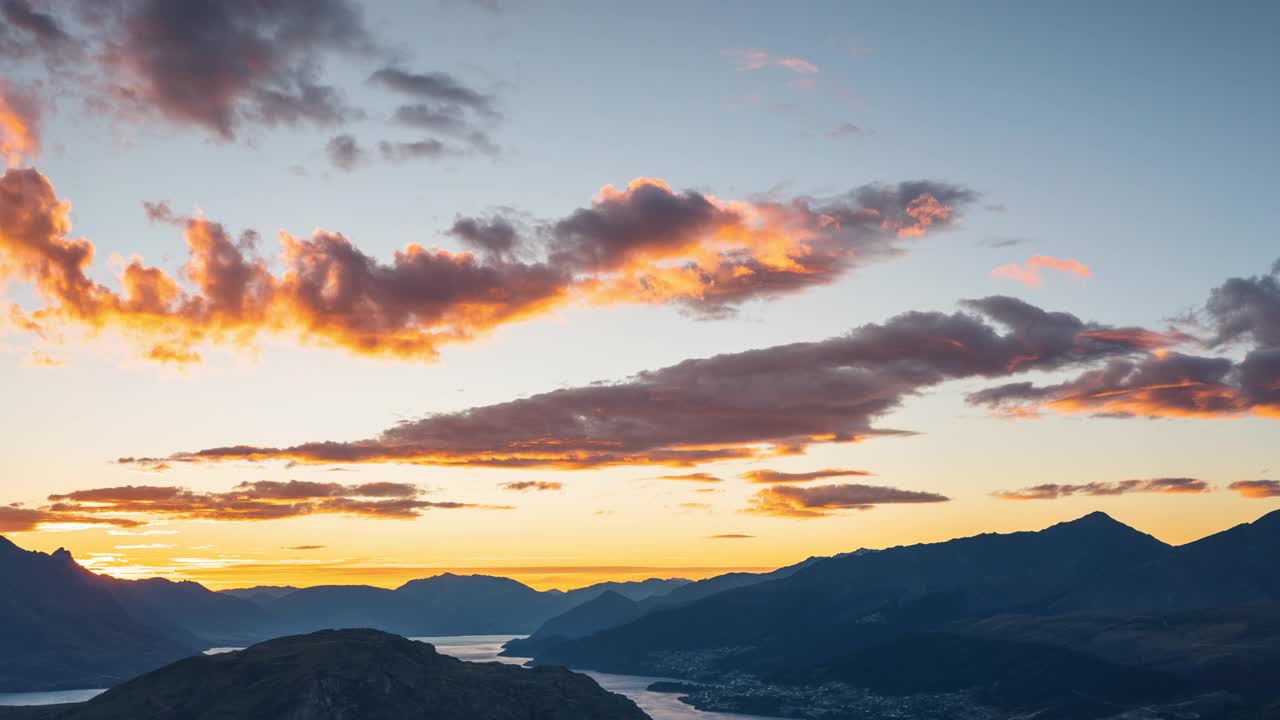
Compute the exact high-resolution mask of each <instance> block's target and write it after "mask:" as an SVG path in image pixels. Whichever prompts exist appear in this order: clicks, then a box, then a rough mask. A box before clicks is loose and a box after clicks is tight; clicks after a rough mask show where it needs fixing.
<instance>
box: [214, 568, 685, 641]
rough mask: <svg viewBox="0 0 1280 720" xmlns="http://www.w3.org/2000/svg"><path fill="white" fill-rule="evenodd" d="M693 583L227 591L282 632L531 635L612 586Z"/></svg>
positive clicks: (438, 579)
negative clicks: (364, 630)
mask: <svg viewBox="0 0 1280 720" xmlns="http://www.w3.org/2000/svg"><path fill="white" fill-rule="evenodd" d="M688 583H689V581H688V580H683V579H656V578H655V579H650V580H644V581H639V582H625V583H600V584H598V585H591V586H588V587H585V588H579V589H576V590H570V591H568V592H561V591H556V590H551V591H538V590H534V589H533V588H531V587H529V586H527V585H524V584H523V583H520V582H517V581H515V580H512V579H510V578H504V577H495V576H491V575H456V574H454V573H444V574H441V575H435V576H432V577H428V578H422V579H419V580H411V581H409V582H407V583H405V584H404V585H401V586H400V587H398V588H396V589H395V590H387V589H384V588H377V587H371V586H368V585H326V586H319V587H310V588H302V589H292V590H289V591H285V592H277V591H276V590H277V589H274V588H273V589H265V590H264V589H261V588H259V589H249V590H239V591H224V592H223V593H220V594H222V595H228V594H230V595H232V596H239V597H240V598H246V597H248V598H252V599H253V602H254V603H255V604H256V605H258V606H259V607H261V608H263V609H265V610H266V611H267V612H269V613H270V614H271V615H272V616H274V617H275V618H277V620H276V623H277V624H276V625H274V626H273V627H274V628H275V629H276V630H277V632H275V633H274V634H275V635H280V634H297V633H304V632H311V631H314V630H324V629H336V628H353V627H354V628H360V627H371V628H377V629H380V630H385V631H387V632H393V633H397V634H400V635H406V636H432V635H494V634H512V635H515V634H527V633H532V632H534V631H535V630H537V629H538V627H539V626H541V625H542V624H543V623H544V622H546V621H547V620H548V619H550V618H552V617H555V616H557V615H559V614H561V613H563V612H565V611H567V610H570V609H572V608H574V607H577V606H578V605H581V604H583V603H586V602H589V601H591V600H594V599H596V598H597V597H599V596H600V595H602V594H604V593H605V592H616V593H618V594H620V595H625V596H629V597H633V598H640V599H650V598H652V597H653V596H654V595H655V594H656V593H661V592H664V591H665V590H668V589H673V588H674V589H679V588H682V587H683V586H687V585H688ZM279 590H283V589H279ZM264 637H266V636H264Z"/></svg>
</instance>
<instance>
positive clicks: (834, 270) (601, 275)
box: [0, 170, 976, 364]
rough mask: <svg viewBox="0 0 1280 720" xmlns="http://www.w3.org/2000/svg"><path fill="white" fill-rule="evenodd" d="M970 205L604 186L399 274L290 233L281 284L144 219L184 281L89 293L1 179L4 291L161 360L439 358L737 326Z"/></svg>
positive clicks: (78, 257) (467, 222)
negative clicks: (536, 321)
mask: <svg viewBox="0 0 1280 720" xmlns="http://www.w3.org/2000/svg"><path fill="white" fill-rule="evenodd" d="M975 197H976V195H975V194H974V193H972V192H970V191H968V190H964V189H962V188H957V187H954V186H950V185H943V184H939V183H931V182H927V181H922V182H913V183H903V184H901V185H898V186H867V187H863V188H859V189H857V190H854V191H852V192H850V193H849V194H847V195H844V196H840V197H837V198H832V199H828V200H822V201H818V200H813V199H808V198H797V199H794V200H792V201H790V202H771V201H769V202H767V201H754V202H744V201H723V200H719V199H717V198H715V197H713V196H710V195H704V194H701V193H697V192H692V191H686V192H675V191H673V190H672V189H671V188H670V187H668V186H667V185H666V184H665V183H662V182H661V181H658V180H652V179H646V178H641V179H638V180H636V181H634V182H632V183H631V184H630V185H628V186H627V187H626V188H623V189H619V188H615V187H613V186H611V185H608V186H605V187H604V188H603V189H602V190H601V191H600V194H599V195H598V196H597V197H596V199H595V200H594V202H593V203H592V205H591V206H590V207H587V208H580V209H578V210H576V211H574V212H572V213H570V214H569V215H567V216H565V217H564V218H562V219H560V220H557V221H553V222H548V223H543V224H539V225H538V226H536V227H524V226H522V225H521V223H520V222H519V221H518V220H512V219H509V218H506V217H502V216H494V217H491V218H484V219H475V218H460V219H459V220H458V221H457V222H456V223H455V225H454V227H453V228H452V230H451V231H450V234H451V235H453V236H454V237H456V238H458V239H459V240H460V241H461V242H462V244H463V245H464V246H466V247H467V248H468V249H467V250H464V251H459V252H454V251H449V250H444V249H440V248H427V247H424V246H422V245H419V244H417V243H410V244H408V245H406V246H404V248H403V249H401V250H400V251H398V252H397V253H396V254H395V256H394V258H393V261H392V262H391V263H390V264H385V263H381V262H379V261H378V260H376V259H375V258H373V257H370V256H368V255H366V254H364V253H363V252H361V251H360V250H359V249H358V248H357V247H356V246H355V245H354V244H353V243H352V242H351V241H350V240H349V239H348V238H346V237H345V236H343V235H341V234H338V233H332V232H327V231H323V230H317V231H316V232H315V233H313V234H312V236H311V237H309V238H304V237H297V236H293V235H290V234H288V233H285V232H281V233H280V235H279V239H280V243H281V253H280V256H279V263H280V265H281V266H283V270H282V271H280V272H273V271H272V270H271V268H270V267H269V264H268V261H267V259H266V258H264V257H262V256H260V255H259V254H258V251H257V241H258V238H257V235H256V234H255V233H252V232H246V233H243V234H241V235H240V236H239V237H233V236H232V235H231V234H230V233H229V232H228V231H227V230H226V229H225V228H224V227H223V226H222V225H220V224H218V223H216V222H213V221H210V220H207V219H205V218H203V217H200V216H195V217H179V216H177V215H175V214H174V213H173V212H172V211H171V210H170V209H169V208H168V207H167V206H164V205H162V204H159V205H157V204H149V205H147V206H146V211H147V214H148V216H149V217H151V218H152V219H153V220H155V221H158V222H164V223H170V224H174V225H176V226H179V227H181V228H182V230H183V234H184V237H185V240H186V244H187V250H188V255H187V261H186V264H185V265H184V266H183V267H182V268H181V271H180V272H178V273H176V274H174V273H170V272H169V271H167V270H164V269H161V268H157V267H154V266H149V265H146V264H144V262H143V261H142V260H141V259H139V258H136V257H135V258H133V259H131V260H129V261H128V262H127V263H126V264H125V266H124V268H123V270H122V271H121V272H120V276H119V290H116V289H113V288H111V287H108V286H106V285H103V284H100V283H98V282H97V281H95V280H93V279H91V278H90V276H89V270H90V268H91V266H92V263H93V260H94V255H95V247H94V245H93V243H91V242H90V241H88V240H86V239H84V238H72V237H70V232H71V224H70V221H69V213H70V204H69V203H67V202H66V201H64V200H60V199H59V198H58V197H57V195H56V193H55V192H54V189H53V186H52V184H50V183H49V181H48V180H47V179H46V178H45V177H44V176H42V175H41V174H40V173H38V172H36V171H35V170H10V171H8V172H6V173H5V174H4V176H3V177H2V178H0V251H3V253H2V254H0V278H8V279H14V280H18V281H21V282H26V283H29V284H31V285H32V286H34V288H35V290H36V292H37V294H38V295H39V296H40V297H41V298H42V299H43V301H44V303H45V304H44V306H43V307H41V308H38V309H36V310H34V311H31V312H25V311H22V310H21V309H18V310H17V311H16V312H17V316H16V318H15V320H16V321H15V323H14V324H15V325H20V326H21V327H24V328H27V329H28V330H29V331H31V332H37V333H43V332H46V331H50V330H52V329H57V328H64V327H70V328H79V329H82V330H84V331H85V332H87V333H88V334H90V335H92V334H97V333H101V332H105V331H111V332H114V333H117V334H119V335H121V336H124V337H126V338H127V339H129V340H131V341H132V342H134V343H135V344H136V345H137V346H138V347H139V348H140V354H141V355H142V356H143V357H145V358H148V359H150V360H154V361H157V362H167V363H178V364H183V363H191V362H196V361H199V360H200V350H201V348H202V347H204V346H206V345H228V346H232V347H239V346H245V345H250V344H252V343H253V342H254V341H255V340H257V339H258V338H259V337H260V336H262V335H266V334H272V335H283V336H286V337H292V338H294V339H296V340H298V341H300V342H302V343H306V344H310V345H319V346H324V347H336V348H341V349H344V350H347V351H348V352H353V353H357V354H361V355H372V356H382V357H395V358H402V359H410V360H418V361H428V360H431V359H433V358H434V357H435V356H436V354H437V352H438V348H439V347H440V346H441V345H443V344H446V343H452V342H463V341H467V340H470V339H472V338H474V337H476V336H477V335H481V334H484V333H487V332H489V331H492V330H493V329H495V328H497V327H499V326H502V325H505V324H508V323H513V322H520V321H522V320H525V319H529V318H532V317H537V316H540V315H545V314H547V313H549V312H553V311H554V310H556V309H558V308H561V307H564V306H566V305H569V304H589V305H614V304H677V305H680V306H682V307H685V308H687V309H689V310H691V311H693V312H695V313H698V314H702V315H705V316H719V315H725V314H730V313H732V312H733V311H734V309H735V308H736V307H737V306H739V305H741V304H742V303H745V302H748V301H751V300H755V299H771V298H776V297H779V296H781V295H785V294H788V293H793V292H799V291H801V290H804V289H806V288H809V287H813V286H817V285H823V284H828V283H831V282H834V281H835V280H836V279H838V278H840V277H841V276H843V275H844V274H846V273H848V272H850V271H851V270H853V269H855V268H857V267H861V266H862V265H864V264H866V263H868V262H871V261H874V260H876V259H879V258H885V257H891V256H893V255H896V254H900V253H902V252H904V248H903V246H902V242H903V241H905V240H907V239H911V238H916V237H919V236H922V235H924V234H926V233H928V232H929V231H931V230H934V229H937V228H940V227H944V226H946V225H948V224H949V223H950V222H951V219H952V217H953V214H954V213H955V212H956V210H957V208H958V207H960V206H963V205H965V204H967V203H969V202H971V201H972V200H973V199H974V198H975ZM517 256H519V257H521V258H525V259H517ZM528 258H536V259H528Z"/></svg>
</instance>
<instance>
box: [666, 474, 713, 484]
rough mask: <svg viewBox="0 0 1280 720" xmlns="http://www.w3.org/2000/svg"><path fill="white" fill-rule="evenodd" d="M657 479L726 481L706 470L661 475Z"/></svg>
mask: <svg viewBox="0 0 1280 720" xmlns="http://www.w3.org/2000/svg"><path fill="white" fill-rule="evenodd" d="M655 479H657V480H675V481H677V482H696V483H718V482H724V479H723V478H721V477H720V476H718V475H712V474H711V473H705V472H696V473H683V474H677V475H659V476H658V477H657V478H655Z"/></svg>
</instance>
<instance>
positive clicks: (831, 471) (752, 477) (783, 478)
mask: <svg viewBox="0 0 1280 720" xmlns="http://www.w3.org/2000/svg"><path fill="white" fill-rule="evenodd" d="M874 474H875V473H872V472H868V471H866V470H850V469H846V468H826V469H825V470H811V471H809V472H799V473H792V472H782V471H781V470H752V471H750V472H745V473H743V474H742V477H743V479H745V480H749V481H751V482H753V483H759V484H770V485H771V484H780V483H803V482H809V481H810V480H825V479H827V478H836V477H868V476H871V475H874Z"/></svg>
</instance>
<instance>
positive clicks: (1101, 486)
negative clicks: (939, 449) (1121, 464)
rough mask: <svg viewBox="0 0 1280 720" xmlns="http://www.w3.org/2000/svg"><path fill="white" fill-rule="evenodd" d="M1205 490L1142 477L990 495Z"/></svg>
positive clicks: (1191, 481)
mask: <svg viewBox="0 0 1280 720" xmlns="http://www.w3.org/2000/svg"><path fill="white" fill-rule="evenodd" d="M1208 491H1209V484H1208V483H1206V482H1205V481H1203V480H1197V479H1195V478H1142V479H1133V480H1118V481H1115V482H1090V483H1083V484H1080V485H1061V484H1057V483H1046V484H1044V485H1033V486H1031V487H1025V488H1022V489H1020V490H1001V491H999V492H996V493H992V494H993V495H994V496H995V497H998V498H1000V499H1002V500H1057V499H1059V498H1064V497H1072V496H1074V495H1084V496H1088V497H1110V496H1115V495H1128V494H1130V493H1165V494H1173V495H1189V494H1192V495H1194V494H1200V493H1205V492H1208Z"/></svg>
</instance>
